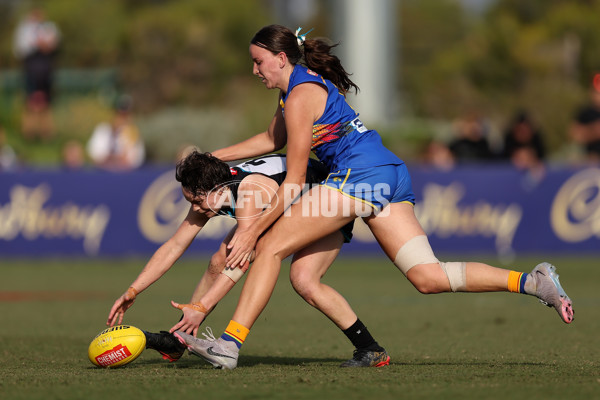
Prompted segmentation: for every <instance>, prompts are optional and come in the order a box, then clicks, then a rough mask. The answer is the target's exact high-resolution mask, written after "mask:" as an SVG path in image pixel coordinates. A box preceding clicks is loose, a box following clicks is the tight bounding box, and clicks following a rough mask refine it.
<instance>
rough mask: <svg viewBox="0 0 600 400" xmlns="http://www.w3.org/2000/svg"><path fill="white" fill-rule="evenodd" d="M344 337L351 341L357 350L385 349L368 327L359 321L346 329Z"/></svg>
mask: <svg viewBox="0 0 600 400" xmlns="http://www.w3.org/2000/svg"><path fill="white" fill-rule="evenodd" d="M342 332H344V335H346V336H347V337H348V339H350V341H351V342H352V344H353V345H354V347H356V348H357V349H366V350H372V351H382V350H383V348H382V347H381V346H379V344H378V343H377V342H376V341H375V339H373V336H371V333H369V330H368V329H367V327H366V326H365V325H364V324H363V323H362V322H361V320H360V319H357V320H356V322H355V323H354V324H352V326H351V327H350V328H348V329H344V330H343V331H342Z"/></svg>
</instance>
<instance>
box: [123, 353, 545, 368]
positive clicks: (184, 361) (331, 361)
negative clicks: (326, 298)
mask: <svg viewBox="0 0 600 400" xmlns="http://www.w3.org/2000/svg"><path fill="white" fill-rule="evenodd" d="M344 361H346V359H341V358H331V357H330V358H327V357H324V358H306V357H274V356H252V355H248V356H243V357H241V358H240V360H239V363H238V367H242V368H243V367H254V366H257V365H282V366H285V365H288V366H306V365H313V366H316V365H319V364H327V365H328V366H338V365H339V364H341V363H342V362H344ZM135 364H138V365H139V366H142V365H149V366H150V365H160V364H162V365H175V364H176V366H177V368H208V369H212V368H213V367H212V365H210V364H209V363H208V362H206V361H204V360H203V359H201V358H200V357H196V356H192V355H185V356H183V357H182V358H181V359H180V360H179V361H177V363H169V362H167V361H165V360H162V359H160V358H152V359H145V360H139V359H138V360H136V361H135ZM390 365H393V366H399V367H402V366H404V367H418V366H421V367H430V366H440V367H468V366H482V367H498V366H505V367H514V366H522V367H525V366H530V367H531V366H533V367H546V366H548V365H551V363H548V362H530V361H523V362H516V361H509V362H499V361H475V360H473V361H469V360H462V361H459V360H457V361H414V362H411V361H393V360H392V361H391V362H390Z"/></svg>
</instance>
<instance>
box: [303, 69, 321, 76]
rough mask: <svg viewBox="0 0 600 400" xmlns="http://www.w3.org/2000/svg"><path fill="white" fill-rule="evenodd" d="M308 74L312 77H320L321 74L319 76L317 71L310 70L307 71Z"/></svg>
mask: <svg viewBox="0 0 600 400" xmlns="http://www.w3.org/2000/svg"><path fill="white" fill-rule="evenodd" d="M306 73H307V74H309V75H312V76H319V74H317V73H316V72H315V71H313V70H311V69H308V68H307V69H306Z"/></svg>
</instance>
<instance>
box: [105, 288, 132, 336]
mask: <svg viewBox="0 0 600 400" xmlns="http://www.w3.org/2000/svg"><path fill="white" fill-rule="evenodd" d="M136 296H137V291H136V290H135V289H133V288H131V287H130V288H129V289H127V291H126V292H125V293H123V294H122V295H121V297H119V298H118V299H117V300H115V304H113V306H112V308H111V309H110V312H109V313H108V319H107V320H106V325H108V326H114V325H115V323H116V324H117V325H121V323H122V322H123V316H124V315H125V311H127V310H128V309H129V307H131V306H132V305H133V302H134V301H135V298H136Z"/></svg>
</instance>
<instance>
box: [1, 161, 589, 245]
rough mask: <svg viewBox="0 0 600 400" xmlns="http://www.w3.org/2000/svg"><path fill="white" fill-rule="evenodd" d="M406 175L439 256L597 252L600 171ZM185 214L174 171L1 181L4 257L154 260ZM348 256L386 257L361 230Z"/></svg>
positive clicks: (500, 169)
mask: <svg viewBox="0 0 600 400" xmlns="http://www.w3.org/2000/svg"><path fill="white" fill-rule="evenodd" d="M409 169H410V172H411V176H412V180H413V187H414V190H415V194H416V197H417V205H416V207H415V212H416V214H417V216H418V218H419V220H420V221H421V224H422V225H423V227H424V229H425V230H426V232H427V233H428V235H429V238H430V242H431V244H432V247H433V248H434V250H435V251H436V252H453V253H479V254H481V253H489V254H490V255H499V256H505V257H512V256H513V255H515V254H525V253H548V252H566V253H569V252H571V253H581V252H590V253H591V252H598V251H599V250H600V169H597V168H589V169H549V170H547V171H546V172H545V174H543V175H542V176H537V177H536V178H535V179H534V178H532V177H531V176H529V175H526V174H524V173H522V172H519V171H516V170H514V169H512V168H510V167H507V166H478V167H476V168H458V169H455V170H452V171H450V172H440V171H433V170H429V169H427V168H421V167H417V166H412V167H410V166H409ZM188 208H189V204H188V203H187V202H186V201H185V200H184V198H183V196H182V195H181V191H180V186H179V183H178V182H176V181H175V179H174V171H173V170H172V169H166V168H145V169H142V170H139V171H135V172H130V173H111V172H104V171H74V172H73V171H27V172H13V173H2V174H0V254H1V255H2V256H48V255H77V256H82V255H83V256H103V255H111V256H114V255H132V254H139V255H149V254H151V253H152V252H153V251H154V250H156V249H157V248H158V246H160V245H161V244H162V243H163V242H164V241H166V240H167V239H168V238H169V237H170V236H171V235H172V234H173V233H174V232H175V229H176V228H177V227H178V226H179V224H180V222H181V221H182V220H183V218H184V217H185V215H186V214H187V211H188ZM234 223H235V221H233V220H232V219H230V218H228V217H217V218H213V219H212V220H211V221H210V222H209V223H208V224H207V226H206V227H205V228H204V229H203V230H202V231H201V232H200V234H199V235H198V238H197V240H196V241H195V242H194V244H193V245H192V246H191V247H190V249H189V250H188V252H190V253H196V254H198V253H206V254H208V253H210V252H212V251H214V250H216V249H217V246H218V245H219V243H220V241H221V240H222V238H223V237H224V236H225V235H226V233H227V232H228V231H229V229H231V227H232V226H233V225H234ZM398 229H402V227H398ZM352 252H361V253H364V252H374V253H377V254H383V253H382V251H381V250H380V249H379V246H378V245H377V243H376V242H375V240H374V238H373V237H372V235H371V234H370V232H369V230H368V229H367V227H366V225H364V223H362V222H361V221H357V224H356V227H355V231H354V239H353V241H352V243H350V244H349V245H346V246H345V248H344V250H343V253H346V254H348V253H352Z"/></svg>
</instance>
